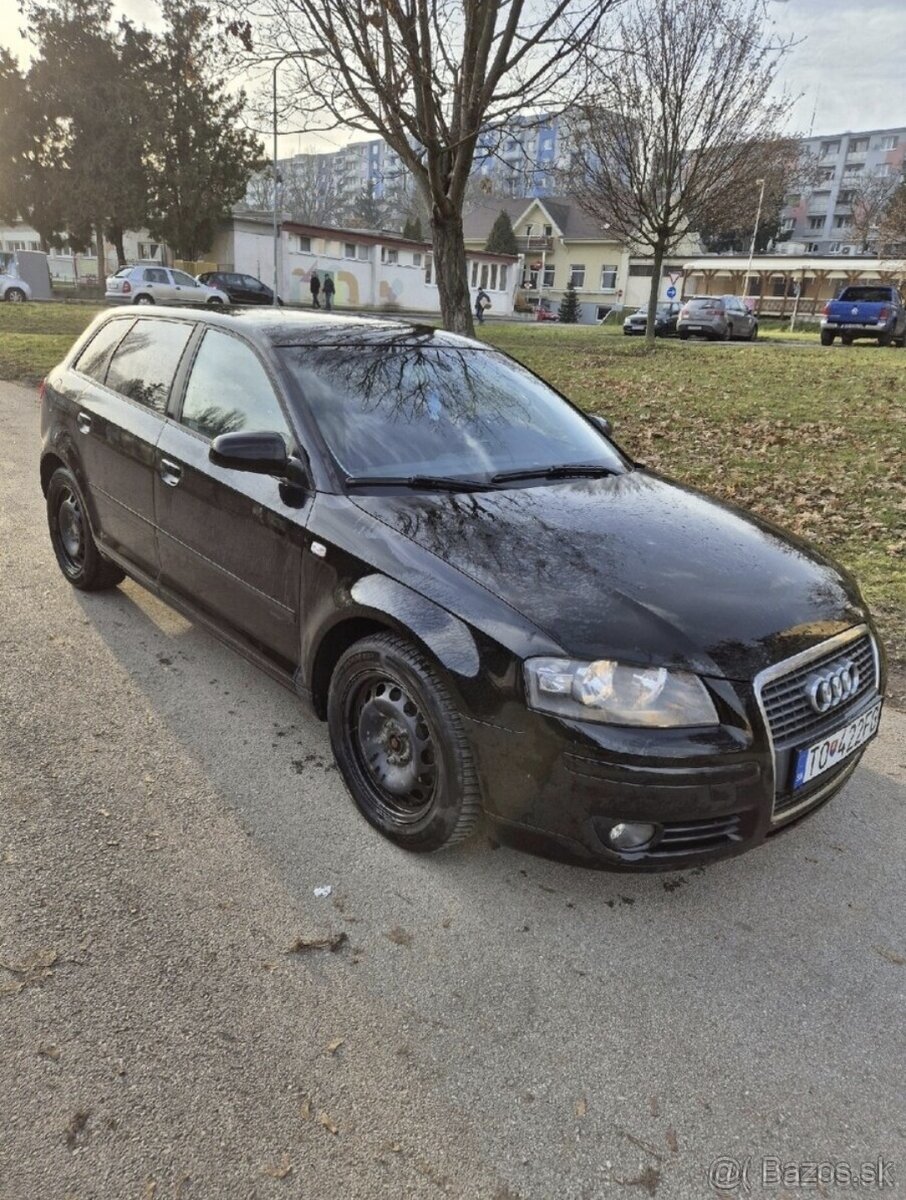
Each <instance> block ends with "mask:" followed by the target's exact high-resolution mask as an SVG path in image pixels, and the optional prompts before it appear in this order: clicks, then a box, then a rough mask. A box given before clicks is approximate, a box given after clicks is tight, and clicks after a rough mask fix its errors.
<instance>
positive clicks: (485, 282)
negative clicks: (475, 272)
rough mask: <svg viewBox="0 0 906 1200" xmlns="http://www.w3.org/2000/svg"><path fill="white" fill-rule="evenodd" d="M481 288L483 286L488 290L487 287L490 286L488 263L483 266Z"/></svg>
mask: <svg viewBox="0 0 906 1200" xmlns="http://www.w3.org/2000/svg"><path fill="white" fill-rule="evenodd" d="M481 286H482V288H487V286H488V264H487V263H482V264H481Z"/></svg>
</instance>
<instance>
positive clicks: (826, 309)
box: [821, 300, 830, 317]
mask: <svg viewBox="0 0 906 1200" xmlns="http://www.w3.org/2000/svg"><path fill="white" fill-rule="evenodd" d="M821 315H822V316H823V317H829V316H830V301H829V300H828V302H827V304H825V306H824V308H822V310H821Z"/></svg>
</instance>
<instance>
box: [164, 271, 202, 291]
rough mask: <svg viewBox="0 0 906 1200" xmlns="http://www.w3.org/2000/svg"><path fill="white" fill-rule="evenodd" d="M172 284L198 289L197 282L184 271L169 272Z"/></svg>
mask: <svg viewBox="0 0 906 1200" xmlns="http://www.w3.org/2000/svg"><path fill="white" fill-rule="evenodd" d="M171 274H172V276H173V282H174V283H178V284H179V286H180V287H193V288H194V287H198V284H197V282H196V281H195V280H194V279H193V278H192V276H191V275H187V274H186V273H185V271H171Z"/></svg>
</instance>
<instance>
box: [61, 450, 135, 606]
mask: <svg viewBox="0 0 906 1200" xmlns="http://www.w3.org/2000/svg"><path fill="white" fill-rule="evenodd" d="M47 524H48V528H49V529H50V541H51V545H52V546H53V550H54V554H55V555H56V557H57V562H58V563H59V565H60V570H61V571H62V572H63V574H64V575H65V576H66V578H67V579H68V580H69V582H70V583H71V584H72V586H73V587H77V588H79V589H80V590H81V591H83V592H99V591H103V590H104V589H106V588H112V587H116V585H117V584H118V583H121V582H122V581H123V580H124V579H125V578H126V575H125V572H123V571H121V570H120V568H119V567H118V566H116V565H115V564H114V563H112V562H110V561H109V560H108V559H106V558H104V556H103V555H102V554H101V552H100V550H99V549H98V547H97V543H96V542H95V540H94V535H93V534H92V532H91V526H90V525H89V523H88V516H87V512H86V509H85V501H84V499H83V497H82V492H81V489H80V488H79V485H78V483H77V482H76V478H75V476H74V475H73V473H72V472H71V471H70V470H68V468H66V467H58V468H57V470H56V471H54V473H53V475H51V477H50V483H49V484H48V485H47Z"/></svg>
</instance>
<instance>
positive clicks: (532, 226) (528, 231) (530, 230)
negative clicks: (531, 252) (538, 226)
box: [525, 223, 535, 237]
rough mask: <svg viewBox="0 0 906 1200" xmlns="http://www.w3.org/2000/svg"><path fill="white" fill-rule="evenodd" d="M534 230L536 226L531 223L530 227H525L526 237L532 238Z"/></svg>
mask: <svg viewBox="0 0 906 1200" xmlns="http://www.w3.org/2000/svg"><path fill="white" fill-rule="evenodd" d="M534 229H535V226H534V225H532V224H531V223H529V224H528V225H526V227H525V236H526V237H531V236H532V233H533V232H534Z"/></svg>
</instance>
